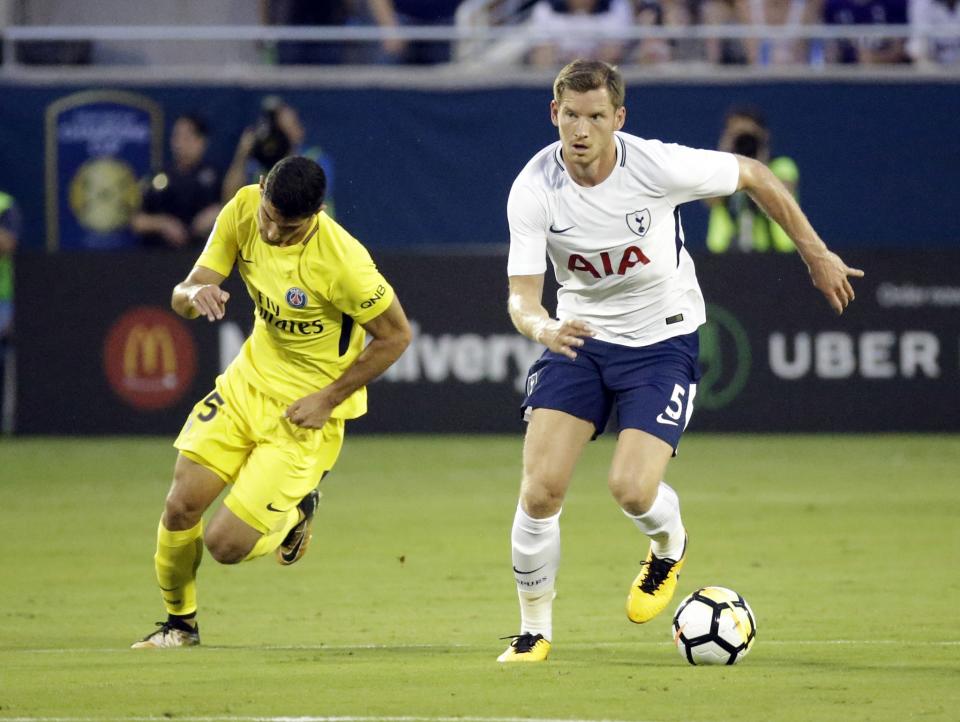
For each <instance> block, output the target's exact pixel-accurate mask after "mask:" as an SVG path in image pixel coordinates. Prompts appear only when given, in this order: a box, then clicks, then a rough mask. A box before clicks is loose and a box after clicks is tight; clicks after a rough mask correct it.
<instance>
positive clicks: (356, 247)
mask: <svg viewBox="0 0 960 722" xmlns="http://www.w3.org/2000/svg"><path fill="white" fill-rule="evenodd" d="M259 203H260V188H259V187H258V186H255V185H250V186H246V187H244V188H241V189H240V190H239V191H238V192H237V194H236V195H235V196H234V197H233V199H232V200H231V201H230V202H229V203H227V205H226V206H225V207H224V208H223V210H222V211H221V212H220V215H219V216H218V217H217V223H216V225H215V226H214V229H213V232H212V233H211V234H210V239H209V240H208V241H207V245H206V247H205V248H204V249H203V252H202V253H201V254H200V258H199V259H197V265H199V266H203V267H205V268H209V269H211V270H213V271H216V272H217V273H220V274H222V275H224V276H229V275H230V272H231V271H232V270H233V266H234V264H238V265H239V270H240V277H241V278H243V282H244V283H245V284H246V286H247V291H248V292H249V294H250V297H251V298H252V299H253V303H254V306H255V308H254V326H253V333H252V334H251V335H250V337H249V338H248V339H247V340H246V342H245V343H244V344H243V348H242V349H241V351H240V354H239V355H238V356H237V358H236V359H235V360H234V361H233V363H232V364H231V365H230V369H228V373H229V372H231V371H235V372H239V373H241V374H242V375H243V376H244V378H246V380H247V381H248V382H249V383H250V384H252V385H253V386H255V387H256V388H258V389H260V390H261V391H262V392H263V393H265V394H267V395H269V396H273V397H274V398H277V399H280V400H282V401H285V402H288V403H292V402H293V401H295V400H296V399H299V398H302V397H303V396H306V395H307V394H310V393H312V392H314V391H317V390H318V389H321V388H323V387H324V386H327V385H328V384H330V383H331V382H333V381H334V380H335V379H337V378H338V377H339V376H340V375H341V374H343V372H344V370H345V369H346V368H347V367H348V366H349V365H350V364H351V363H353V361H354V359H356V357H357V356H358V355H359V354H360V352H361V351H362V350H363V346H364V342H365V332H364V330H363V328H361V326H360V324H363V323H366V322H367V321H370V320H371V319H373V318H376V317H377V316H379V315H380V314H381V313H382V312H383V311H385V310H386V309H387V307H388V306H389V305H390V304H391V303H392V302H393V299H394V291H393V289H392V288H391V287H390V284H388V283H387V281H386V279H384V277H383V276H382V275H381V274H380V272H379V271H378V270H377V267H376V266H375V265H374V263H373V260H372V259H371V258H370V254H369V253H368V252H367V250H366V249H365V248H364V247H363V246H362V245H360V243H359V241H357V240H356V239H355V238H353V237H352V236H351V235H350V234H349V233H347V232H346V231H345V230H344V229H343V228H342V227H341V226H340V225H339V224H338V223H337V222H336V221H334V220H333V219H331V218H330V217H329V216H327V215H326V213H323V212H320V213H318V214H317V216H316V220H315V221H314V223H315V225H318V228H317V231H316V233H313V234H312V235H311V236H309V237H308V239H307V241H306V242H305V243H298V244H296V245H294V246H283V247H278V246H271V245H269V244H267V243H265V242H264V241H263V240H262V239H261V238H260V232H259V230H258V228H257V222H256V214H257V206H258V205H259ZM366 410H367V395H366V389H365V388H362V389H359V390H358V391H356V392H355V393H354V394H352V395H351V396H350V397H349V398H348V399H346V400H345V401H344V402H343V403H342V404H340V405H339V406H338V407H337V408H336V409H334V412H333V414H332V416H333V417H334V418H341V419H353V418H356V417H358V416H361V415H362V414H364V413H366Z"/></svg>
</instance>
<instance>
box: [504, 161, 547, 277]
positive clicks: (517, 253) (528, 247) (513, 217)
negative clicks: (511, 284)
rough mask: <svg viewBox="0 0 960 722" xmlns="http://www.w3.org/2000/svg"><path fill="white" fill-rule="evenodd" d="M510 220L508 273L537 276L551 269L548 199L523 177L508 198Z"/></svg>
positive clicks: (508, 217) (511, 190)
mask: <svg viewBox="0 0 960 722" xmlns="http://www.w3.org/2000/svg"><path fill="white" fill-rule="evenodd" d="M507 221H508V222H509V224H510V255H509V257H508V260H507V275H508V276H533V275H536V274H539V273H545V272H546V270H547V227H548V225H549V224H548V220H547V209H546V207H545V205H544V199H542V198H538V196H537V193H536V191H535V190H534V189H533V188H532V187H530V186H529V185H527V184H526V183H524V182H523V180H522V179H521V178H518V179H517V181H516V182H515V183H514V184H513V187H512V188H511V189H510V197H509V198H508V199H507Z"/></svg>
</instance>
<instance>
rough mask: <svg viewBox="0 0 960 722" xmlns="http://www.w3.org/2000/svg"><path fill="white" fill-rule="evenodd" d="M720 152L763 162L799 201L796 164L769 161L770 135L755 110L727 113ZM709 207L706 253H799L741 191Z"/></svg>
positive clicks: (782, 158)
mask: <svg viewBox="0 0 960 722" xmlns="http://www.w3.org/2000/svg"><path fill="white" fill-rule="evenodd" d="M718 148H719V150H722V151H725V152H727V153H736V154H737V155H742V156H744V157H746V158H753V159H755V160H758V161H760V162H761V163H763V164H764V165H766V166H768V167H769V168H770V170H771V171H772V172H773V174H774V175H775V176H776V177H777V178H778V179H779V180H780V181H781V182H782V183H783V185H784V186H786V188H787V189H788V190H789V191H790V193H791V194H792V195H793V197H794V198H796V197H797V181H798V180H799V179H800V173H799V171H798V170H797V164H796V163H794V162H793V160H791V159H790V158H787V157H785V156H780V157H778V158H774V159H773V160H771V159H770V131H769V129H768V128H767V124H766V122H765V120H764V118H763V116H762V115H761V114H760V112H759V111H757V110H756V109H754V108H734V109H732V110H730V111H728V112H727V116H726V118H725V119H724V127H723V133H722V135H721V136H720V143H719V145H718ZM708 204H709V206H710V221H709V225H708V226H707V249H708V250H710V251H711V252H713V253H726V252H728V251H743V252H750V251H760V252H768V251H781V252H790V251H795V250H796V247H795V246H794V245H793V241H791V240H790V236H789V235H787V233H786V231H784V230H783V229H782V228H781V227H780V226H779V225H777V224H776V223H775V222H774V221H772V220H770V219H769V218H767V216H766V215H765V214H764V213H763V211H761V210H760V209H759V208H758V207H757V205H756V203H754V202H753V200H752V199H751V198H750V197H749V196H748V195H747V194H746V193H743V192H742V191H738V192H736V193H734V194H733V195H732V196H727V197H726V198H711V199H710V200H709V201H708Z"/></svg>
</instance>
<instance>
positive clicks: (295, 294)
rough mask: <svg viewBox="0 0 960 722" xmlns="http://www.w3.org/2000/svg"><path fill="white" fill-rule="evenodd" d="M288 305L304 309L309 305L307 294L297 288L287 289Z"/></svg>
mask: <svg viewBox="0 0 960 722" xmlns="http://www.w3.org/2000/svg"><path fill="white" fill-rule="evenodd" d="M287 303H288V304H290V305H291V306H293V307H294V308H303V307H304V306H306V305H307V292H306V291H304V290H303V289H302V288H297V287H296V286H294V287H293V288H290V289H287Z"/></svg>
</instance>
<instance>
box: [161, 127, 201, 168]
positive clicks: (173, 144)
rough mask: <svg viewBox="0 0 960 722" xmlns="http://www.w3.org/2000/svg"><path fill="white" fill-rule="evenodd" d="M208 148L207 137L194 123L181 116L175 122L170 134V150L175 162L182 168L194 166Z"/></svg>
mask: <svg viewBox="0 0 960 722" xmlns="http://www.w3.org/2000/svg"><path fill="white" fill-rule="evenodd" d="M206 150H207V139H206V138H204V137H203V136H202V135H200V134H199V133H198V132H197V131H196V129H195V128H194V127H193V123H191V122H190V121H189V120H186V119H185V118H181V119H180V120H178V121H177V122H176V123H174V124H173V132H172V133H171V134H170V152H171V153H172V154H173V160H174V162H175V163H176V164H177V165H178V166H180V167H181V168H193V167H194V166H195V165H197V164H198V163H199V162H200V161H201V159H202V158H203V154H204V153H205V152H206Z"/></svg>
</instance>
